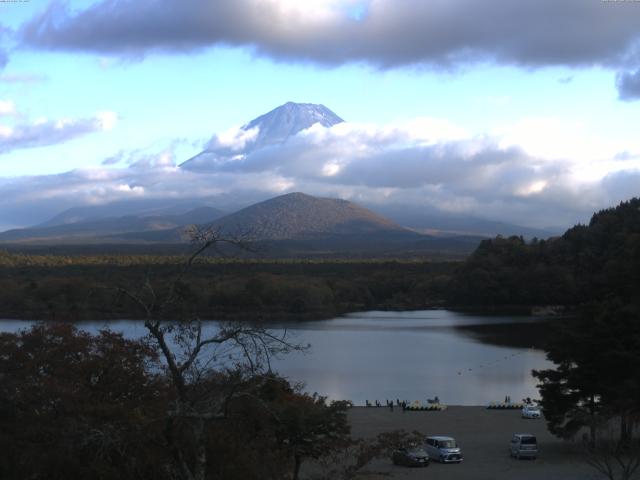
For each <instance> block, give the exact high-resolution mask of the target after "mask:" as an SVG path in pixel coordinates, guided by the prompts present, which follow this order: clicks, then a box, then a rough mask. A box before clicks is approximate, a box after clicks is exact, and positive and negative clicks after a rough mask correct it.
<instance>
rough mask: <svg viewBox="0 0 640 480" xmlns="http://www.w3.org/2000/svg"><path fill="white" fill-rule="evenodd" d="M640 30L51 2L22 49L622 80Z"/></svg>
mask: <svg viewBox="0 0 640 480" xmlns="http://www.w3.org/2000/svg"><path fill="white" fill-rule="evenodd" d="M639 23H640V8H638V5H637V4H634V2H603V1H601V0H563V1H562V2H558V1H557V0H521V1H518V2H504V1H503V0H486V1H482V2H478V1H477V0H449V1H447V2H444V1H432V2H425V1H424V0H403V1H402V2H398V1H397V0H327V1H322V0H307V1H305V2H299V1H297V0H218V1H216V2H211V1H207V0H182V1H180V2H161V1H158V0H135V1H134V0H102V1H98V2H97V3H95V4H92V5H90V6H89V7H87V8H85V9H83V10H73V11H72V10H70V9H69V8H68V7H67V6H66V4H65V3H61V2H59V1H54V2H53V3H51V4H50V5H49V7H48V8H46V9H45V10H44V11H42V12H41V13H39V14H38V15H36V16H34V17H33V18H31V19H30V20H29V21H28V22H26V23H25V24H24V25H23V26H22V28H21V29H20V32H19V37H20V39H21V42H22V44H23V45H25V46H29V47H33V48H40V49H51V50H67V51H84V52H91V53H95V54H98V55H101V56H105V55H107V56H109V55H111V56H125V57H129V58H142V57H144V56H145V55H147V54H150V53H158V52H164V53H188V52H194V51H198V50H201V49H205V48H208V47H212V46H236V47H246V48H249V49H251V50H253V51H254V52H256V53H257V54H259V55H265V56H269V57H271V58H273V59H276V60H281V61H302V62H314V63H319V64H325V65H332V66H335V65H342V64H345V63H366V64H369V65H372V66H374V67H377V68H383V69H384V68H394V67H402V66H408V65H409V66H410V65H421V66H427V67H431V68H445V69H451V68H457V67H459V66H465V65H469V64H475V63H481V62H495V63H498V64H503V65H517V66H523V67H526V68H529V67H546V66H564V67H571V68H575V67H586V68H588V67H593V66H603V67H606V68H612V69H617V70H620V71H625V72H626V71H628V70H630V69H636V68H638V66H640V30H639V29H638V28H637V26H638V24H639ZM621 75H622V77H621V78H623V82H622V84H621V86H622V88H625V87H626V85H627V84H628V82H627V79H628V77H627V75H628V74H621ZM624 92H626V90H623V91H621V93H624ZM625 98H635V97H629V96H626V97H625Z"/></svg>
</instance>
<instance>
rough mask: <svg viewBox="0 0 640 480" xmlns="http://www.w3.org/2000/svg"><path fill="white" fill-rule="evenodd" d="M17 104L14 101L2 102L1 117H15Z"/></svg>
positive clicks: (0, 104) (0, 106)
mask: <svg viewBox="0 0 640 480" xmlns="http://www.w3.org/2000/svg"><path fill="white" fill-rule="evenodd" d="M15 114H16V104H15V103H14V102H13V101H12V100H0V117H1V116H3V115H7V116H8V115H15Z"/></svg>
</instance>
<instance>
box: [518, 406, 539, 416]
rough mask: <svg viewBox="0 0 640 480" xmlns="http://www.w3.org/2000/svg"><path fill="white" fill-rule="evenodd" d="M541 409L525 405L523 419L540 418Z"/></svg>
mask: <svg viewBox="0 0 640 480" xmlns="http://www.w3.org/2000/svg"><path fill="white" fill-rule="evenodd" d="M540 415H541V413H540V407H538V406H536V405H525V406H524V407H522V418H540Z"/></svg>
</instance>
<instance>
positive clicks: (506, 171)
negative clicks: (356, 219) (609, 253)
mask: <svg viewBox="0 0 640 480" xmlns="http://www.w3.org/2000/svg"><path fill="white" fill-rule="evenodd" d="M230 138H236V137H234V136H233V135H230ZM514 138H515V137H514ZM203 145H210V142H203ZM615 153H616V152H614V153H612V154H611V162H615V164H616V165H617V168H616V170H615V171H614V173H610V174H608V175H606V176H603V177H600V178H597V179H596V180H580V179H579V178H577V177H576V175H578V174H580V172H582V171H583V170H585V169H586V168H588V167H589V164H587V163H581V162H580V161H578V160H571V159H568V158H565V159H558V158H556V157H542V156H538V155H533V154H532V153H531V152H528V151H527V150H525V149H524V148H523V147H522V146H520V145H518V144H517V143H513V142H512V141H510V139H509V138H501V137H492V136H487V135H484V136H472V135H469V134H467V133H466V132H464V131H463V130H461V129H458V128H456V127H455V126H452V125H450V124H448V122H446V121H441V120H435V119H416V120H414V121H411V122H406V123H402V124H392V125H384V126H376V125H367V124H354V123H341V124H338V125H335V126H333V127H331V128H325V127H322V126H320V125H318V124H316V125H314V126H313V127H311V128H309V129H307V130H303V131H301V132H300V133H298V134H297V135H295V136H293V137H291V138H289V139H288V141H286V142H285V143H283V144H281V145H273V146H269V147H265V148H262V149H259V150H256V151H253V152H249V153H247V154H242V155H235V156H233V157H225V158H224V159H222V160H221V161H215V160H212V161H211V163H210V164H209V165H208V166H207V167H206V168H204V167H202V166H201V167H202V168H198V169H196V170H195V171H194V170H189V169H186V168H180V167H179V166H177V164H178V163H179V162H180V161H181V160H182V159H178V158H177V157H176V154H175V149H174V146H169V147H168V148H166V149H163V150H162V151H157V152H146V151H138V152H133V153H131V152H128V153H127V152H117V153H115V154H114V155H113V156H111V157H109V158H108V159H105V162H103V166H101V167H95V168H87V169H78V170H73V171H70V172H66V173H64V174H60V175H48V176H35V177H34V176H32V177H18V178H4V179H0V218H3V221H4V222H5V224H6V225H28V224H34V223H37V222H41V221H44V220H46V219H47V218H48V217H51V216H53V215H55V214H57V213H59V212H60V211H62V210H64V209H66V208H70V207H74V206H82V205H97V204H106V203H109V202H114V201H122V200H128V201H130V202H135V201H138V200H145V201H148V200H150V199H171V198H175V199H185V198H192V199H202V200H205V199H206V200H209V201H213V203H214V204H217V205H218V206H221V205H222V204H235V205H239V204H243V203H244V204H247V203H250V202H254V201H258V200H262V199H266V198H269V197H272V196H275V195H279V194H283V193H287V192H291V191H303V192H306V193H309V194H313V195H320V196H331V197H336V196H337V197H342V198H346V199H350V200H354V201H356V202H360V203H367V204H369V205H375V204H386V205H389V204H396V205H413V206H415V205H422V206H424V208H428V209H432V210H437V211H440V212H444V213H447V212H448V213H464V214H470V215H476V216H480V217H484V218H488V219H494V220H501V221H507V222H511V223H516V224H523V225H526V226H534V227H544V226H549V225H559V226H570V225H573V224H574V223H575V222H577V221H584V220H586V219H588V218H589V215H590V214H591V213H592V212H593V211H594V210H597V209H600V208H604V207H608V206H611V205H613V204H616V203H617V202H619V201H622V200H625V199H628V198H629V197H631V196H633V195H637V194H638V192H637V185H640V160H639V159H638V157H634V156H631V155H628V156H625V158H618V159H614V156H615ZM6 225H4V226H5V227H6Z"/></svg>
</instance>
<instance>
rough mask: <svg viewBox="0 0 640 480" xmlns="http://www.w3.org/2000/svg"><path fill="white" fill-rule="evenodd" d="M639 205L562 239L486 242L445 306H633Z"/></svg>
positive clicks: (598, 218)
mask: <svg viewBox="0 0 640 480" xmlns="http://www.w3.org/2000/svg"><path fill="white" fill-rule="evenodd" d="M639 267H640V199H638V198H634V199H632V200H630V201H628V202H623V203H621V204H620V205H619V206H618V207H615V208H610V209H607V210H602V211H600V212H598V213H596V214H594V215H593V217H592V218H591V221H590V222H589V225H577V226H575V227H573V228H571V229H569V230H567V232H566V233H565V234H564V235H562V236H561V237H558V238H552V239H549V240H537V239H534V240H532V241H530V242H526V241H525V240H524V239H523V238H522V237H509V238H502V237H498V238H495V239H492V240H484V241H483V242H482V243H481V244H480V246H479V247H478V248H477V250H476V251H475V252H474V253H473V255H471V257H470V258H469V259H468V260H467V261H466V262H465V263H464V264H462V265H461V266H460V268H458V269H457V271H456V273H455V275H454V278H453V280H452V282H451V285H450V288H449V289H448V290H447V293H448V295H447V300H448V302H449V303H450V304H454V305H461V306H462V305H465V306H496V305H502V306H504V305H567V306H578V305H581V304H584V303H586V302H592V301H594V300H604V299H605V298H608V297H610V296H614V297H617V298H622V299H625V300H631V299H632V298H634V297H635V296H637V295H638V292H639V290H640V289H639V288H638V286H639V285H640V268H639Z"/></svg>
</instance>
